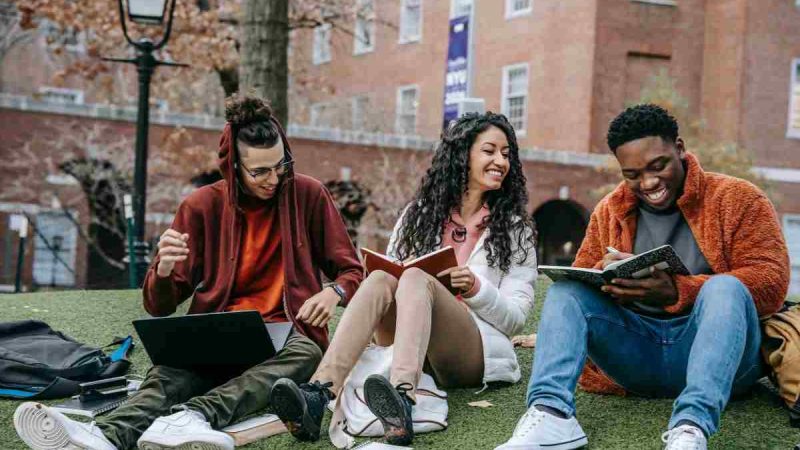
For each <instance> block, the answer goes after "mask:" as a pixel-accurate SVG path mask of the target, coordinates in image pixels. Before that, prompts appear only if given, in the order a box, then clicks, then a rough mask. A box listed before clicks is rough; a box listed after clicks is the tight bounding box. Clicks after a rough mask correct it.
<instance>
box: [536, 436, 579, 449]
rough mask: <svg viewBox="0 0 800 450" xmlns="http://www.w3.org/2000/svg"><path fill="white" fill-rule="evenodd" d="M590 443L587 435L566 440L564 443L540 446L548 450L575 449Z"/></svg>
mask: <svg viewBox="0 0 800 450" xmlns="http://www.w3.org/2000/svg"><path fill="white" fill-rule="evenodd" d="M588 444H589V439H588V438H587V437H586V436H583V437H581V438H578V439H576V440H574V441H570V442H564V443H562V444H556V445H548V446H540V447H541V448H542V449H546V450H574V449H576V448H582V447H585V446H587V445H588Z"/></svg>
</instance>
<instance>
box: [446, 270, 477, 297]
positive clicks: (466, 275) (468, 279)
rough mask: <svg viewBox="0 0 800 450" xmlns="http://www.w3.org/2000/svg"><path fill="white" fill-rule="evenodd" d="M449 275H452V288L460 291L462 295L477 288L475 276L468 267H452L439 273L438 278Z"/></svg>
mask: <svg viewBox="0 0 800 450" xmlns="http://www.w3.org/2000/svg"><path fill="white" fill-rule="evenodd" d="M447 275H450V286H452V287H453V288H455V289H458V290H459V291H461V292H462V293H465V292H469V291H470V290H472V288H473V287H475V274H474V273H472V271H471V270H470V269H469V267H468V266H456V267H451V268H449V269H447V270H443V271H441V272H439V273H438V274H437V275H436V278H441V277H444V276H447Z"/></svg>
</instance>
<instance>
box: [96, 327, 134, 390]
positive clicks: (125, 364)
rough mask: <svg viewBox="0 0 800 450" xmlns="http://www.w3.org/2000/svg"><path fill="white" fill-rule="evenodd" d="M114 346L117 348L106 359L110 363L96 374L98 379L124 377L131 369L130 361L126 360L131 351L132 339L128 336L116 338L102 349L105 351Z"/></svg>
mask: <svg viewBox="0 0 800 450" xmlns="http://www.w3.org/2000/svg"><path fill="white" fill-rule="evenodd" d="M114 345H119V347H118V348H117V349H116V350H114V351H113V352H111V354H110V355H108V358H109V360H110V361H111V362H110V364H109V365H108V366H107V367H106V368H105V369H104V370H103V371H102V372H100V373H99V374H98V376H97V378H98V379H102V378H111V377H118V376H121V375H125V374H126V373H128V370H130V368H131V361H130V360H129V359H128V356H129V355H130V354H131V352H132V351H133V347H134V345H133V337H132V336H130V335H128V336H126V337H124V338H121V337H117V338H115V339H114V341H112V342H111V343H110V344H108V345H106V346H105V347H103V348H104V349H105V348H108V347H112V346H114Z"/></svg>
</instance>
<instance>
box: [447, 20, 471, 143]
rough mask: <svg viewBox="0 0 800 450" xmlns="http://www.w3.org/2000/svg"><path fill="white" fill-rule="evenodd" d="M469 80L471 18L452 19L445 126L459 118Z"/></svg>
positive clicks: (448, 55) (448, 49) (448, 48)
mask: <svg viewBox="0 0 800 450" xmlns="http://www.w3.org/2000/svg"><path fill="white" fill-rule="evenodd" d="M468 79H469V16H468V15H465V16H461V17H456V18H453V19H450V42H449V44H448V47H447V68H446V69H445V78H444V126H445V128H446V127H447V125H449V124H450V121H451V120H454V119H456V118H457V117H458V102H459V101H461V100H462V99H464V98H466V97H467V95H468V94H469V93H468V90H467V89H468V86H467V81H468Z"/></svg>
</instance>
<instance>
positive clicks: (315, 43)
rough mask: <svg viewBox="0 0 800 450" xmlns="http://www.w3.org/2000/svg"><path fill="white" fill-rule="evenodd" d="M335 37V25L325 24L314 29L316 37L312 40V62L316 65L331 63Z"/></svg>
mask: <svg viewBox="0 0 800 450" xmlns="http://www.w3.org/2000/svg"><path fill="white" fill-rule="evenodd" d="M332 35H333V25H331V24H330V23H323V24H322V25H319V26H316V27H314V37H313V39H312V49H311V61H312V62H313V63H314V65H317V66H318V65H320V64H325V63H329V62H331V60H332V59H333V51H332V48H331V37H332Z"/></svg>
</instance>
